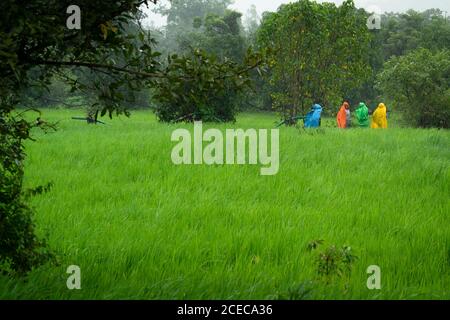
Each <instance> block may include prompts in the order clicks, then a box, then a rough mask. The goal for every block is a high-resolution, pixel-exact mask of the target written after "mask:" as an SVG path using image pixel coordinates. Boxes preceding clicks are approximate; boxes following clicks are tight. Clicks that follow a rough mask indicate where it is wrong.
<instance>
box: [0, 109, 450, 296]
mask: <svg viewBox="0 0 450 320" xmlns="http://www.w3.org/2000/svg"><path fill="white" fill-rule="evenodd" d="M79 114H82V112H77V111H68V110H60V111H50V110H47V111H45V112H44V117H45V118H46V119H49V120H51V121H60V123H59V130H58V131H57V132H56V133H51V134H47V135H43V134H42V133H41V132H36V133H35V136H36V137H37V142H33V143H29V144H28V145H27V153H28V159H27V164H26V169H27V170H26V185H27V186H30V187H31V186H35V185H39V184H45V183H47V182H53V184H54V187H53V189H52V190H51V191H50V192H49V193H47V194H44V195H41V196H37V197H36V198H34V199H33V200H32V205H33V207H34V208H35V209H36V212H37V213H36V217H35V219H36V224H37V226H38V232H39V234H40V235H41V236H47V237H48V240H49V245H50V246H51V248H52V249H54V251H55V252H56V253H57V254H58V264H57V265H55V264H48V265H46V266H44V267H41V268H38V269H36V270H33V271H32V272H31V273H30V274H29V276H28V277H27V278H26V279H9V278H7V277H4V276H1V277H0V298H1V299H203V298H208V299H266V298H281V299H285V298H292V299H299V298H309V299H415V298H431V299H449V298H450V197H449V195H450V169H449V164H450V153H449V150H450V134H449V132H448V131H438V130H417V129H407V128H395V125H394V128H393V129H388V130H385V131H376V130H369V129H368V130H363V129H353V130H346V131H339V130H337V129H334V128H324V129H320V130H316V131H304V130H302V129H296V128H281V130H280V171H279V173H278V174H277V175H276V176H261V175H260V172H259V169H260V166H211V167H210V166H174V165H173V164H172V162H171V158H170V155H171V150H172V148H173V146H174V143H172V142H171V141H170V136H171V133H172V131H173V130H174V129H176V128H178V127H184V128H192V126H191V125H165V124H160V123H158V122H156V121H155V119H154V116H153V115H152V114H151V113H148V112H136V113H134V114H133V116H132V117H131V118H130V119H127V118H119V119H115V120H113V121H107V122H108V125H106V126H101V125H98V126H88V125H86V124H85V123H83V122H78V121H73V120H70V117H71V116H73V115H79ZM275 121H276V117H275V116H273V115H270V114H267V115H257V114H244V115H241V116H240V117H239V119H238V121H237V123H236V124H231V125H230V124H228V125H225V124H223V125H209V124H208V125H204V127H205V129H206V128H208V127H211V126H214V127H219V128H221V129H223V130H224V129H225V128H230V127H233V128H273V126H274V122H275ZM328 123H329V124H328V125H325V127H328V126H330V127H331V126H332V124H333V121H332V120H329V121H328ZM318 239H323V240H325V244H324V245H325V246H330V245H337V246H342V245H348V246H351V247H352V249H353V251H354V253H355V254H356V255H357V256H358V258H359V259H358V260H356V262H355V263H354V265H353V268H352V271H351V275H350V276H349V277H342V278H338V277H335V278H333V280H332V281H331V282H325V281H323V279H321V277H320V276H319V275H318V273H317V266H316V259H317V253H314V252H312V253H311V252H309V251H308V250H307V245H308V243H309V242H310V241H312V240H318ZM69 265H78V266H80V267H81V274H82V280H81V281H82V284H81V286H82V289H81V290H74V291H71V290H68V289H67V287H66V280H67V277H68V276H69V275H68V274H66V268H67V267H68V266H69ZM369 265H378V266H380V267H381V271H382V278H381V281H382V290H378V291H377V290H375V291H370V290H368V289H367V287H366V281H367V278H368V276H369V275H367V274H366V269H367V267H368V266H369Z"/></svg>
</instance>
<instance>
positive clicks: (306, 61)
mask: <svg viewBox="0 0 450 320" xmlns="http://www.w3.org/2000/svg"><path fill="white" fill-rule="evenodd" d="M366 21H367V16H366V14H365V13H364V12H360V11H357V10H356V9H355V6H354V4H353V2H352V1H345V2H344V3H343V4H342V5H341V6H340V7H336V6H335V5H334V4H330V3H325V4H318V3H315V2H312V1H308V0H302V1H299V2H295V3H292V4H286V5H282V6H281V7H280V8H279V9H278V11H277V12H275V13H267V14H266V15H265V16H264V17H263V21H262V24H261V28H260V29H259V32H258V43H259V46H260V47H272V48H273V50H272V55H270V57H269V63H270V65H271V70H270V84H271V86H272V90H271V91H272V98H273V104H274V107H275V109H276V110H278V111H279V112H280V113H281V116H282V118H283V119H289V118H293V117H296V116H297V115H298V114H304V113H305V111H306V110H307V109H309V108H310V107H311V105H312V104H313V103H321V104H323V105H325V106H335V105H338V104H339V103H340V102H341V101H342V99H343V98H345V94H346V92H348V90H349V89H350V88H353V87H358V86H359V85H361V83H362V82H363V80H365V79H366V76H367V74H368V72H369V70H370V69H369V64H368V44H369V40H370V34H369V30H368V28H367V26H366Z"/></svg>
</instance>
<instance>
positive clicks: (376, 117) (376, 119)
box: [370, 103, 388, 129]
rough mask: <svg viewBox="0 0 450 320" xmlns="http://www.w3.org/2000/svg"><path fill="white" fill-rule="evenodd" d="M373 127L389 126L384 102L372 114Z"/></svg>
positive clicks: (383, 127)
mask: <svg viewBox="0 0 450 320" xmlns="http://www.w3.org/2000/svg"><path fill="white" fill-rule="evenodd" d="M370 127H371V128H372V129H379V128H381V129H386V128H387V127H388V122H387V109H386V106H385V105H384V103H380V104H379V105H378V108H376V109H375V111H374V112H373V115H372V124H371V125H370Z"/></svg>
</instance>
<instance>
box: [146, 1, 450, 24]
mask: <svg viewBox="0 0 450 320" xmlns="http://www.w3.org/2000/svg"><path fill="white" fill-rule="evenodd" d="M163 1H164V0H163ZM316 1H317V2H334V3H336V4H341V3H342V0H323V1H321V0H316ZM234 2H235V3H234V4H233V5H232V6H231V7H232V8H233V9H235V10H237V11H240V12H242V13H243V14H245V13H246V12H247V10H248V8H249V7H250V6H251V5H252V4H254V5H255V6H256V8H257V10H258V12H259V13H260V14H261V13H262V12H264V11H275V10H276V9H277V8H278V7H279V6H280V5H281V4H283V3H289V2H292V1H289V0H235V1H234ZM355 4H356V6H357V7H359V8H365V9H366V10H367V11H370V12H377V13H382V12H404V11H407V10H408V9H414V10H417V11H424V10H426V9H431V8H438V9H441V10H442V11H446V12H447V14H450V1H449V0H355ZM146 13H147V14H148V15H149V18H148V19H147V21H146V22H147V23H150V22H153V23H154V24H155V25H157V26H161V25H164V24H165V21H164V19H162V18H161V17H159V16H157V15H155V14H153V13H151V11H150V10H146Z"/></svg>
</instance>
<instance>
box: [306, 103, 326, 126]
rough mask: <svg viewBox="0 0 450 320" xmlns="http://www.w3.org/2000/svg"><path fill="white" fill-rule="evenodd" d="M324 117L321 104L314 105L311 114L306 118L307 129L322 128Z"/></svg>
mask: <svg viewBox="0 0 450 320" xmlns="http://www.w3.org/2000/svg"><path fill="white" fill-rule="evenodd" d="M321 116H322V107H321V106H320V105H319V104H315V105H313V107H312V108H311V112H310V113H308V114H307V115H306V117H305V128H318V127H320V123H321Z"/></svg>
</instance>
